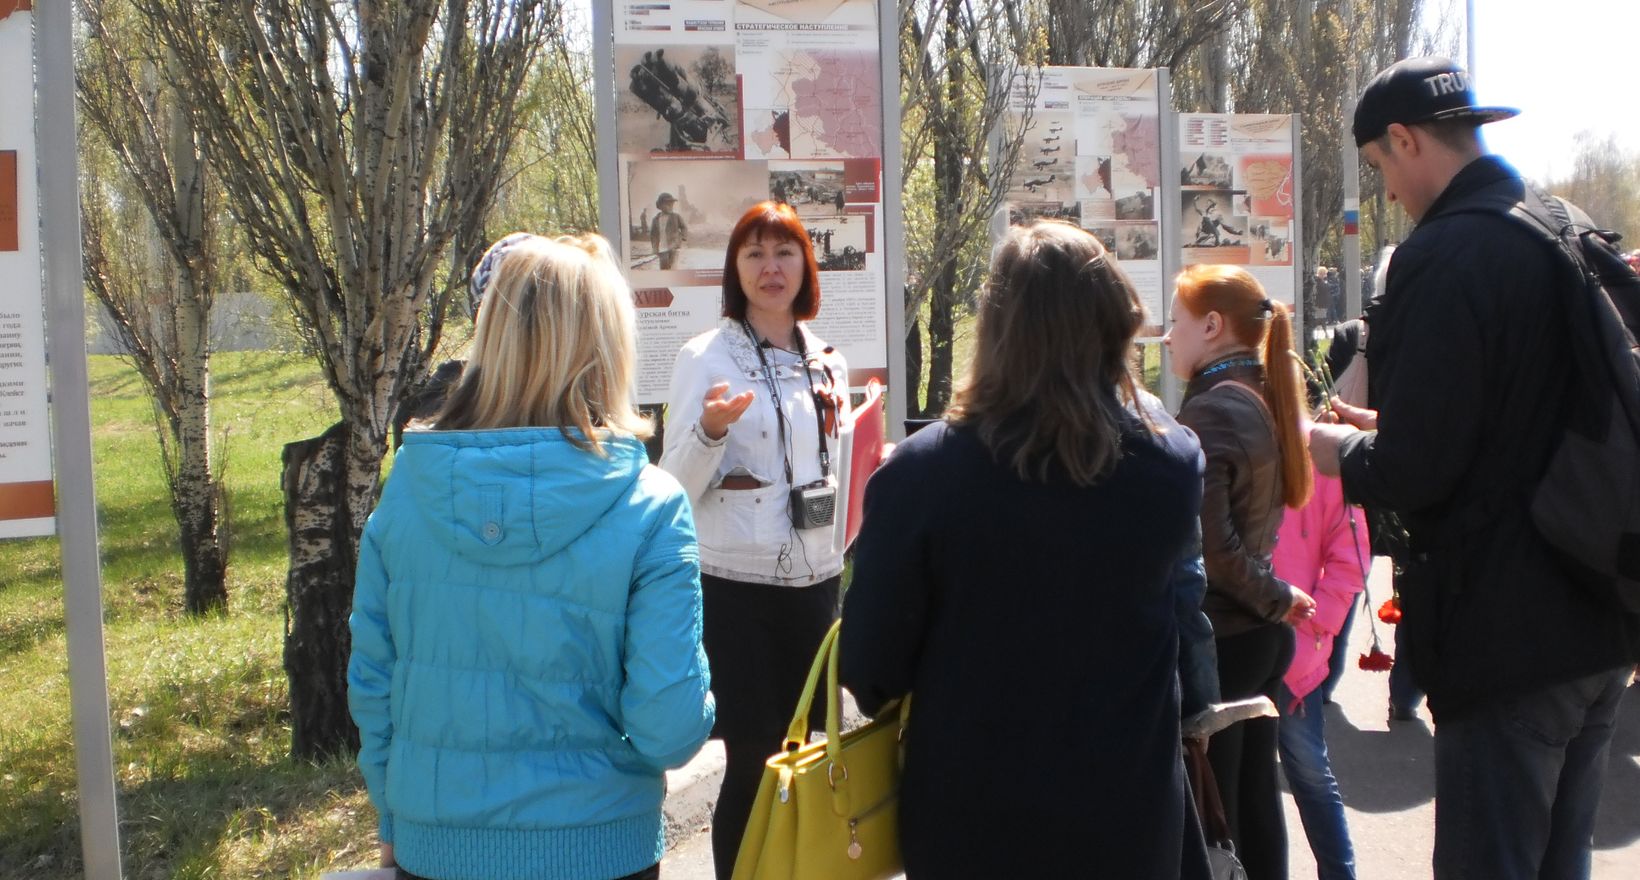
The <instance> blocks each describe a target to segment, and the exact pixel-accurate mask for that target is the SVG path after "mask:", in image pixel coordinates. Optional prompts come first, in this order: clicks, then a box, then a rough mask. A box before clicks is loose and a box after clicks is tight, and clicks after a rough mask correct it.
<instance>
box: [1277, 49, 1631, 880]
mask: <svg viewBox="0 0 1640 880" xmlns="http://www.w3.org/2000/svg"><path fill="white" fill-rule="evenodd" d="M1513 115H1515V111H1514V110H1511V109H1508V108H1501V107H1484V106H1479V105H1477V104H1476V103H1475V97H1474V91H1473V88H1472V84H1471V82H1470V79H1469V75H1468V72H1467V71H1465V70H1464V69H1463V68H1462V67H1460V66H1458V65H1457V64H1456V63H1454V62H1453V61H1451V60H1450V59H1446V58H1433V57H1426V58H1413V59H1409V60H1405V61H1399V62H1396V63H1395V64H1393V65H1391V66H1390V67H1388V68H1386V69H1385V70H1384V71H1382V72H1381V73H1379V74H1378V75H1377V76H1376V77H1375V78H1374V79H1373V80H1372V82H1371V83H1369V84H1368V85H1367V88H1366V91H1365V92H1364V93H1363V94H1362V96H1361V100H1360V103H1359V104H1358V105H1357V107H1356V111H1355V121H1354V133H1355V141H1356V145H1357V146H1358V147H1360V148H1361V156H1362V159H1363V160H1364V161H1365V162H1366V163H1367V164H1368V165H1369V166H1371V167H1373V168H1376V169H1378V170H1379V172H1380V173H1381V174H1382V175H1383V181H1384V190H1385V193H1386V194H1387V195H1388V197H1389V199H1390V200H1391V201H1395V202H1399V203H1400V204H1401V206H1402V207H1403V208H1405V209H1406V212H1407V214H1408V216H1410V217H1411V218H1412V220H1413V222H1414V223H1415V224H1416V226H1415V228H1414V229H1413V230H1412V232H1411V234H1410V235H1408V236H1407V238H1406V240H1405V241H1404V242H1403V243H1402V244H1401V246H1400V247H1399V248H1398V249H1397V250H1396V251H1395V258H1394V260H1393V262H1392V264H1391V267H1390V271H1389V276H1388V278H1387V279H1386V281H1385V284H1384V288H1383V291H1382V294H1381V296H1380V299H1379V301H1378V302H1377V304H1375V305H1374V307H1373V308H1372V309H1371V310H1369V312H1368V315H1367V318H1368V320H1369V321H1370V322H1371V325H1372V334H1371V337H1370V338H1369V340H1368V343H1367V357H1368V358H1369V361H1370V363H1371V365H1372V370H1371V373H1370V375H1369V383H1368V387H1369V395H1368V397H1369V403H1370V405H1371V406H1372V409H1371V410H1363V409H1354V408H1350V407H1348V406H1347V405H1346V406H1344V407H1341V409H1342V410H1343V412H1344V414H1345V415H1346V417H1347V418H1348V420H1349V421H1350V422H1351V423H1352V424H1353V425H1354V426H1356V427H1346V426H1343V425H1327V424H1321V425H1317V426H1316V427H1315V428H1314V430H1312V432H1311V434H1310V448H1311V451H1312V453H1313V455H1314V457H1315V461H1316V464H1317V466H1318V467H1319V468H1320V469H1321V470H1322V471H1323V472H1324V473H1329V474H1332V473H1340V472H1341V473H1342V476H1343V481H1344V491H1345V494H1347V495H1348V496H1349V497H1350V498H1351V499H1353V500H1355V501H1358V502H1360V503H1362V504H1365V505H1367V506H1368V507H1369V508H1371V507H1373V506H1379V507H1382V508H1384V509H1387V510H1391V511H1393V512H1395V513H1396V514H1398V515H1399V518H1400V521H1401V522H1402V523H1403V524H1404V526H1405V528H1406V531H1407V534H1408V536H1409V537H1410V540H1411V542H1412V545H1413V547H1414V549H1415V550H1416V553H1415V554H1414V555H1413V556H1412V557H1411V558H1410V559H1409V560H1408V561H1407V563H1406V564H1405V565H1404V572H1403V574H1402V577H1401V578H1400V579H1399V580H1398V584H1399V587H1400V595H1401V603H1402V607H1401V615H1402V616H1401V624H1400V630H1401V631H1400V633H1399V634H1398V635H1399V636H1400V650H1398V652H1397V658H1396V659H1397V665H1399V664H1400V663H1407V664H1409V666H1410V668H1411V672H1412V675H1413V678H1414V680H1415V681H1416V682H1417V683H1418V684H1419V686H1421V687H1422V688H1423V690H1425V691H1426V692H1427V693H1428V695H1429V708H1430V712H1431V713H1432V715H1433V717H1434V721H1435V816H1436V818H1435V853H1434V875H1435V877H1436V878H1438V880H1446V878H1458V877H1485V878H1503V880H1511V878H1556V880H1561V878H1574V880H1575V878H1586V877H1588V876H1589V870H1590V844H1591V840H1592V837H1593V834H1594V818H1595V813H1596V810H1597V808H1598V805H1599V801H1600V789H1601V784H1602V781H1603V780H1604V777H1605V770H1606V763H1607V757H1608V753H1609V750H1610V744H1611V738H1612V731H1613V727H1614V724H1615V720H1616V717H1617V712H1618V705H1619V702H1620V700H1621V698H1622V695H1623V691H1624V686H1625V684H1626V683H1627V681H1628V676H1629V673H1630V671H1631V669H1632V665H1633V663H1634V661H1635V660H1636V659H1637V657H1640V650H1637V647H1640V616H1636V615H1633V614H1628V613H1624V612H1622V611H1620V610H1619V609H1617V608H1616V606H1615V605H1614V604H1612V603H1608V602H1606V601H1603V600H1602V599H1600V598H1598V597H1596V596H1595V595H1593V593H1591V592H1589V591H1586V590H1585V589H1583V588H1582V587H1580V586H1579V585H1578V584H1577V583H1575V582H1574V581H1573V580H1572V578H1571V577H1570V576H1569V575H1568V573H1567V572H1566V571H1565V570H1564V569H1563V568H1562V564H1561V562H1560V561H1559V560H1558V558H1557V557H1556V555H1555V553H1554V551H1553V549H1552V548H1551V547H1550V546H1549V544H1548V543H1547V542H1546V541H1545V540H1544V539H1543V537H1542V536H1540V535H1539V534H1538V531H1537V529H1536V528H1535V527H1534V526H1533V523H1532V518H1531V515H1530V513H1529V512H1528V499H1529V498H1530V497H1531V495H1532V491H1531V490H1532V488H1533V486H1534V485H1535V483H1536V481H1537V480H1538V478H1539V477H1540V475H1542V474H1543V473H1544V470H1545V468H1546V466H1547V463H1548V461H1549V458H1550V454H1551V451H1552V449H1553V448H1554V446H1555V444H1556V443H1557V442H1558V440H1559V439H1560V437H1561V436H1562V427H1563V425H1562V422H1561V417H1560V416H1559V415H1558V414H1559V413H1562V412H1563V411H1564V410H1563V407H1562V405H1563V403H1564V402H1565V401H1566V400H1567V399H1568V398H1569V397H1571V390H1572V383H1573V382H1574V381H1575V379H1574V374H1573V370H1572V366H1571V365H1572V362H1573V354H1572V346H1573V345H1576V344H1578V342H1577V341H1576V340H1574V339H1571V338H1569V330H1568V322H1567V321H1566V320H1565V319H1564V318H1563V315H1564V313H1565V312H1566V310H1567V308H1568V307H1567V305H1566V302H1567V300H1568V298H1569V297H1572V296H1581V295H1583V293H1584V291H1583V290H1582V289H1581V287H1576V288H1570V287H1569V285H1570V284H1574V283H1576V282H1573V281H1572V279H1574V278H1575V277H1576V276H1574V275H1573V274H1572V269H1571V263H1570V261H1569V260H1568V259H1566V258H1564V257H1563V256H1561V255H1560V254H1559V253H1558V252H1556V251H1555V250H1553V249H1551V248H1549V247H1546V246H1545V245H1544V244H1543V243H1542V242H1541V241H1539V240H1538V239H1537V238H1536V237H1534V235H1533V234H1532V233H1531V231H1530V230H1528V229H1526V228H1525V227H1524V226H1522V225H1520V224H1518V223H1517V222H1515V221H1514V220H1511V219H1510V218H1509V217H1507V216H1504V215H1503V214H1502V213H1501V212H1500V211H1498V210H1496V209H1495V208H1494V207H1493V206H1494V205H1495V204H1497V203H1500V202H1501V203H1503V204H1510V203H1515V202H1518V201H1519V200H1520V199H1522V198H1525V197H1526V196H1527V193H1528V190H1527V184H1526V183H1525V181H1523V180H1522V179H1521V177H1520V175H1519V174H1518V173H1517V172H1516V171H1515V170H1514V169H1513V168H1511V167H1510V166H1509V165H1507V164H1506V163H1505V162H1504V161H1503V160H1501V159H1499V158H1497V157H1495V156H1490V155H1487V154H1486V148H1485V146H1484V144H1483V143H1482V140H1481V136H1480V132H1479V126H1480V125H1481V124H1483V123H1486V122H1491V121H1494V120H1498V119H1505V118H1508V117H1510V116H1513ZM1358 428H1366V429H1368V430H1358Z"/></svg>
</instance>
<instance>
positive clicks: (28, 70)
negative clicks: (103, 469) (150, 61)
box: [0, 0, 56, 538]
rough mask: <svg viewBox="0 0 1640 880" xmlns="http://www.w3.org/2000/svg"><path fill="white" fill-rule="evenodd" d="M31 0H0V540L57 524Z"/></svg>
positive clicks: (43, 532)
mask: <svg viewBox="0 0 1640 880" xmlns="http://www.w3.org/2000/svg"><path fill="white" fill-rule="evenodd" d="M30 5H31V4H30V3H29V2H28V0H0V120H5V121H6V124H5V125H4V126H0V538H19V537H31V536H37V535H50V534H52V533H54V532H55V530H56V519H55V516H54V511H55V508H54V504H53V483H52V471H51V429H50V412H49V409H48V403H49V401H48V398H47V394H46V349H45V341H46V336H45V319H44V302H43V297H44V279H43V278H42V275H41V263H40V218H39V183H38V176H37V175H36V173H35V142H34V122H33V120H34V21H33V17H34V16H33V14H32V12H31V10H30Z"/></svg>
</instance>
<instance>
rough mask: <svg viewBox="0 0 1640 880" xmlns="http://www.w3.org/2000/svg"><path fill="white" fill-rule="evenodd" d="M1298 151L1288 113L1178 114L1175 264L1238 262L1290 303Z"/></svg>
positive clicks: (1294, 278)
mask: <svg viewBox="0 0 1640 880" xmlns="http://www.w3.org/2000/svg"><path fill="white" fill-rule="evenodd" d="M1297 150H1298V128H1297V126H1295V125H1294V124H1293V117H1291V116H1287V115H1282V114H1263V113H1181V114H1179V157H1178V165H1177V167H1178V173H1179V180H1180V190H1179V215H1178V216H1179V224H1180V228H1179V234H1180V238H1179V242H1180V245H1181V250H1182V252H1183V253H1182V257H1181V265H1184V266H1192V265H1196V264H1198V263H1228V264H1232V265H1236V266H1241V267H1243V268H1245V269H1246V270H1247V271H1248V272H1251V273H1252V274H1253V276H1254V277H1255V278H1257V279H1258V280H1259V283H1260V284H1263V285H1264V289H1265V291H1266V292H1267V293H1268V294H1269V295H1270V297H1271V298H1272V299H1277V300H1280V301H1281V302H1284V303H1286V304H1287V305H1288V306H1293V305H1294V304H1295V303H1296V302H1297V296H1298V278H1297V276H1296V275H1295V274H1294V273H1295V271H1296V270H1295V268H1294V263H1293V249H1294V241H1295V239H1296V238H1297V235H1298V222H1297V221H1298V219H1299V216H1298V210H1297V206H1298V204H1299V199H1298V195H1299V183H1298V175H1297V174H1295V173H1294V171H1295V163H1294V161H1293V156H1294V154H1295V153H1296V152H1297Z"/></svg>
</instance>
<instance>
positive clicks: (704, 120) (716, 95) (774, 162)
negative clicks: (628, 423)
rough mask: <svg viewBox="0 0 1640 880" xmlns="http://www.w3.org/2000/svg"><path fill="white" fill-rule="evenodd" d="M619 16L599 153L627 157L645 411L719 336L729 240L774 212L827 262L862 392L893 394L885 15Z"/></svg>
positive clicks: (675, 5)
mask: <svg viewBox="0 0 1640 880" xmlns="http://www.w3.org/2000/svg"><path fill="white" fill-rule="evenodd" d="M607 2H612V3H613V4H614V6H613V11H612V15H611V16H610V17H609V20H611V30H612V33H611V34H607V35H606V34H603V33H599V34H597V35H595V39H610V40H612V41H613V65H612V66H613V75H612V82H610V78H609V77H608V75H607V74H606V77H605V79H603V80H602V81H603V82H606V83H609V85H606V86H601V87H602V88H612V90H613V93H614V101H613V108H614V111H613V116H614V119H613V120H612V121H611V120H606V121H610V122H611V123H612V124H611V126H610V127H612V128H613V138H608V139H606V141H604V142H601V143H600V146H599V149H600V152H602V151H604V150H613V151H614V152H615V154H616V156H615V162H614V163H613V167H614V169H615V174H616V177H617V180H616V184H617V186H618V188H619V206H618V209H617V213H618V216H619V220H618V223H617V226H618V228H617V229H613V230H611V229H606V230H605V232H606V234H608V235H609V236H610V238H611V241H612V242H613V243H614V244H615V245H616V246H617V247H618V248H619V250H620V254H621V258H622V261H623V265H624V266H625V270H626V273H627V279H628V281H629V282H630V283H631V285H632V288H633V292H634V295H635V297H636V301H637V305H638V334H639V337H638V398H639V400H640V401H643V402H657V401H663V400H665V399H666V393H667V386H668V384H669V382H670V379H671V372H672V364H673V361H674V359H675V358H676V355H677V352H678V349H679V348H680V347H681V346H682V345H683V343H684V342H685V341H687V340H688V339H689V338H691V337H693V336H695V335H697V334H699V333H701V332H704V331H706V330H708V329H711V327H712V326H714V325H715V324H716V322H717V320H718V316H719V313H720V309H721V302H720V300H721V293H722V291H721V287H720V285H721V283H722V278H723V270H724V258H725V253H724V251H725V248H726V246H727V244H728V240H729V233H730V231H731V229H732V228H733V226H734V223H735V221H736V220H738V219H739V217H740V215H741V214H742V213H744V212H745V211H746V209H747V208H749V207H751V206H752V205H755V204H757V203H758V202H761V201H764V200H766V199H771V198H774V199H780V200H782V201H785V202H786V203H788V204H790V205H791V206H792V207H793V208H794V209H796V211H797V213H798V215H799V216H800V217H802V219H803V222H804V225H805V227H806V228H807V231H808V235H809V239H810V241H811V242H812V243H813V245H814V251H815V256H816V258H817V260H818V261H819V264H820V270H821V275H820V288H821V308H820V314H819V316H818V317H817V318H816V319H815V320H814V322H813V325H812V326H813V328H814V331H815V332H816V333H817V334H819V335H820V337H821V338H823V339H825V340H826V341H827V342H828V343H830V344H831V345H834V346H836V347H837V348H838V349H839V350H841V351H842V353H843V355H844V357H846V358H847V359H848V363H849V368H850V377H849V383H850V385H852V386H854V387H856V388H861V387H863V386H864V385H865V383H866V382H867V381H868V380H869V379H872V378H876V379H878V380H879V381H881V382H883V383H885V384H888V383H889V381H890V378H889V348H890V346H889V341H888V332H889V331H888V323H889V322H888V320H887V304H888V303H889V302H890V301H893V302H896V303H898V302H899V296H900V285H899V284H898V283H895V284H892V285H890V283H889V279H888V277H887V274H888V273H887V271H886V269H885V260H884V255H885V243H884V239H885V222H884V210H883V208H884V206H883V198H884V193H885V187H884V182H883V181H884V175H883V154H884V150H883V145H884V138H883V135H884V132H883V125H884V103H883V97H882V96H883V76H882V67H881V65H880V63H879V61H880V57H879V55H880V48H879V46H880V42H881V39H880V38H881V26H880V21H879V15H880V14H881V12H880V10H879V7H878V5H877V3H875V2H872V0H671V2H662V3H654V2H637V0H607ZM889 11H890V12H892V11H893V10H892V7H891V8H890V9H889ZM897 97H898V96H895V101H896V103H895V104H893V105H892V106H893V107H897V106H898V104H897ZM891 109H892V108H891ZM607 130H608V128H605V129H604V131H607ZM604 167H610V166H609V165H608V164H606V165H605V166H604ZM891 287H892V290H893V293H894V295H895V297H894V299H893V300H890V298H889V293H890V288H891Z"/></svg>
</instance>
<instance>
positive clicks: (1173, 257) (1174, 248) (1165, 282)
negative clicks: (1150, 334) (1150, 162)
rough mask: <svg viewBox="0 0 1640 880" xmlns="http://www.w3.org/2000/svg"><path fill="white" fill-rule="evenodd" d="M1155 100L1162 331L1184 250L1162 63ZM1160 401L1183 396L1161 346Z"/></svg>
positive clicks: (1175, 146)
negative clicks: (1158, 179)
mask: <svg viewBox="0 0 1640 880" xmlns="http://www.w3.org/2000/svg"><path fill="white" fill-rule="evenodd" d="M1156 103H1157V106H1158V109H1159V115H1158V118H1157V120H1156V125H1157V127H1158V128H1159V129H1160V136H1159V137H1158V138H1157V143H1158V145H1159V148H1160V149H1161V151H1162V161H1161V165H1160V166H1159V167H1160V168H1161V170H1162V171H1161V175H1162V180H1161V192H1160V193H1158V194H1157V198H1156V221H1157V222H1158V223H1159V224H1161V227H1162V235H1161V262H1162V314H1161V320H1162V331H1163V332H1164V333H1165V332H1166V331H1167V327H1168V320H1169V318H1170V317H1171V315H1169V314H1168V311H1169V309H1171V308H1172V305H1173V295H1172V290H1173V277H1174V276H1175V275H1178V274H1179V264H1180V263H1181V262H1183V259H1184V252H1183V251H1182V250H1180V248H1181V247H1182V246H1183V242H1181V241H1180V238H1181V233H1180V230H1179V217H1178V212H1179V210H1180V202H1179V199H1180V195H1179V194H1180V189H1179V186H1180V184H1179V114H1178V113H1177V112H1175V111H1174V109H1173V79H1172V77H1171V76H1170V71H1169V70H1168V69H1167V68H1165V67H1159V68H1157V69H1156ZM1161 370H1162V373H1161V382H1160V384H1161V386H1162V395H1161V397H1162V403H1163V404H1164V405H1165V406H1166V407H1167V411H1168V412H1174V413H1176V412H1178V411H1179V402H1180V400H1181V399H1182V398H1183V389H1181V388H1180V387H1179V381H1178V380H1177V379H1175V378H1173V353H1172V352H1170V351H1168V350H1167V346H1165V345H1164V346H1162V367H1161Z"/></svg>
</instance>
